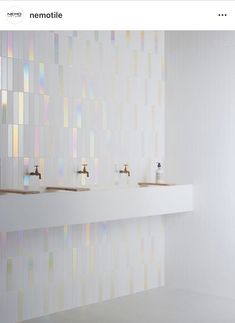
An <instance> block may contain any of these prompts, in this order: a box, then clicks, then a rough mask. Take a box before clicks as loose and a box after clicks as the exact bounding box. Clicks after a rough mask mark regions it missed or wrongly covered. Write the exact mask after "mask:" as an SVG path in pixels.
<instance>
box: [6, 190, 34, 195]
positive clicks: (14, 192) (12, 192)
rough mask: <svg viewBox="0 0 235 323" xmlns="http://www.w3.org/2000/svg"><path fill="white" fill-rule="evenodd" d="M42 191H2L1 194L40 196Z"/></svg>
mask: <svg viewBox="0 0 235 323" xmlns="http://www.w3.org/2000/svg"><path fill="white" fill-rule="evenodd" d="M38 193H40V191H29V190H16V189H0V194H24V195H25V194H38Z"/></svg>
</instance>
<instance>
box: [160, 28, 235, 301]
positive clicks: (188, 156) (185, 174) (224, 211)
mask: <svg viewBox="0 0 235 323" xmlns="http://www.w3.org/2000/svg"><path fill="white" fill-rule="evenodd" d="M234 58H235V32H167V33H166V71H167V72H166V161H167V165H166V167H167V177H168V178H169V179H170V180H171V181H175V182H186V183H191V182H192V183H193V184H194V185H195V212H194V213H193V214H191V215H188V214H186V215H181V216H179V215H177V216H171V217H169V218H168V220H167V226H166V231H167V238H166V249H167V250H166V284H167V285H169V286H173V287H179V288H185V289H191V290H197V291H202V292H206V293H210V294H215V295H222V296H227V297H233V298H234V297H235V279H234V275H235V257H234V255H235V198H234V196H235V195H234V193H235V189H234V179H235V145H234V138H235V60H234Z"/></svg>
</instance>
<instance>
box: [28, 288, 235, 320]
mask: <svg viewBox="0 0 235 323" xmlns="http://www.w3.org/2000/svg"><path fill="white" fill-rule="evenodd" d="M24 322H27V323H48V322H50V323H234V322H235V300H230V299H226V298H220V297H214V296H208V295H203V294H199V293H191V292H185V291H182V290H170V289H167V288H158V289H153V290H150V291H146V292H142V293H138V294H134V295H132V296H125V297H121V298H118V299H115V300H111V301H107V302H103V303H99V304H93V305H88V306H84V307H80V308H76V309H72V310H69V311H65V312H61V313H56V314H53V315H48V316H44V317H41V318H37V319H33V320H28V321H24Z"/></svg>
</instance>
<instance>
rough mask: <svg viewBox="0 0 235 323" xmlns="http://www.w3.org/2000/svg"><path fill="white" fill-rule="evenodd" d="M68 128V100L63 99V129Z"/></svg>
mask: <svg viewBox="0 0 235 323" xmlns="http://www.w3.org/2000/svg"><path fill="white" fill-rule="evenodd" d="M68 126H69V103H68V98H67V97H65V98H64V127H65V128H67V127H68Z"/></svg>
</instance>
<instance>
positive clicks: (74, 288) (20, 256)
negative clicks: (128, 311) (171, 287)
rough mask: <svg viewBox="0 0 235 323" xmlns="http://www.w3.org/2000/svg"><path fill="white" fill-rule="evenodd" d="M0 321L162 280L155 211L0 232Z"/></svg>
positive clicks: (161, 235) (7, 322)
mask: <svg viewBox="0 0 235 323" xmlns="http://www.w3.org/2000/svg"><path fill="white" fill-rule="evenodd" d="M0 257H1V258H0V259H1V262H0V313H1V322H4V323H15V322H18V321H20V320H23V319H27V318H31V317H37V316H41V315H46V314H48V313H53V312H57V311H62V310H65V309H69V308H73V307H77V306H83V305H86V304H90V303H95V302H100V301H104V300H108V299H111V298H114V297H118V296H122V295H128V294H132V293H135V292H139V291H143V290H146V289H149V288H154V287H159V286H162V285H163V283H164V227H163V224H162V220H161V218H160V217H151V218H148V219H146V218H145V219H138V220H131V221H130V220H126V221H113V222H105V223H95V224H92V223H91V224H85V225H73V226H67V225H65V226H64V227H57V228H49V229H41V230H29V231H23V232H11V233H1V234H0Z"/></svg>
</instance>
